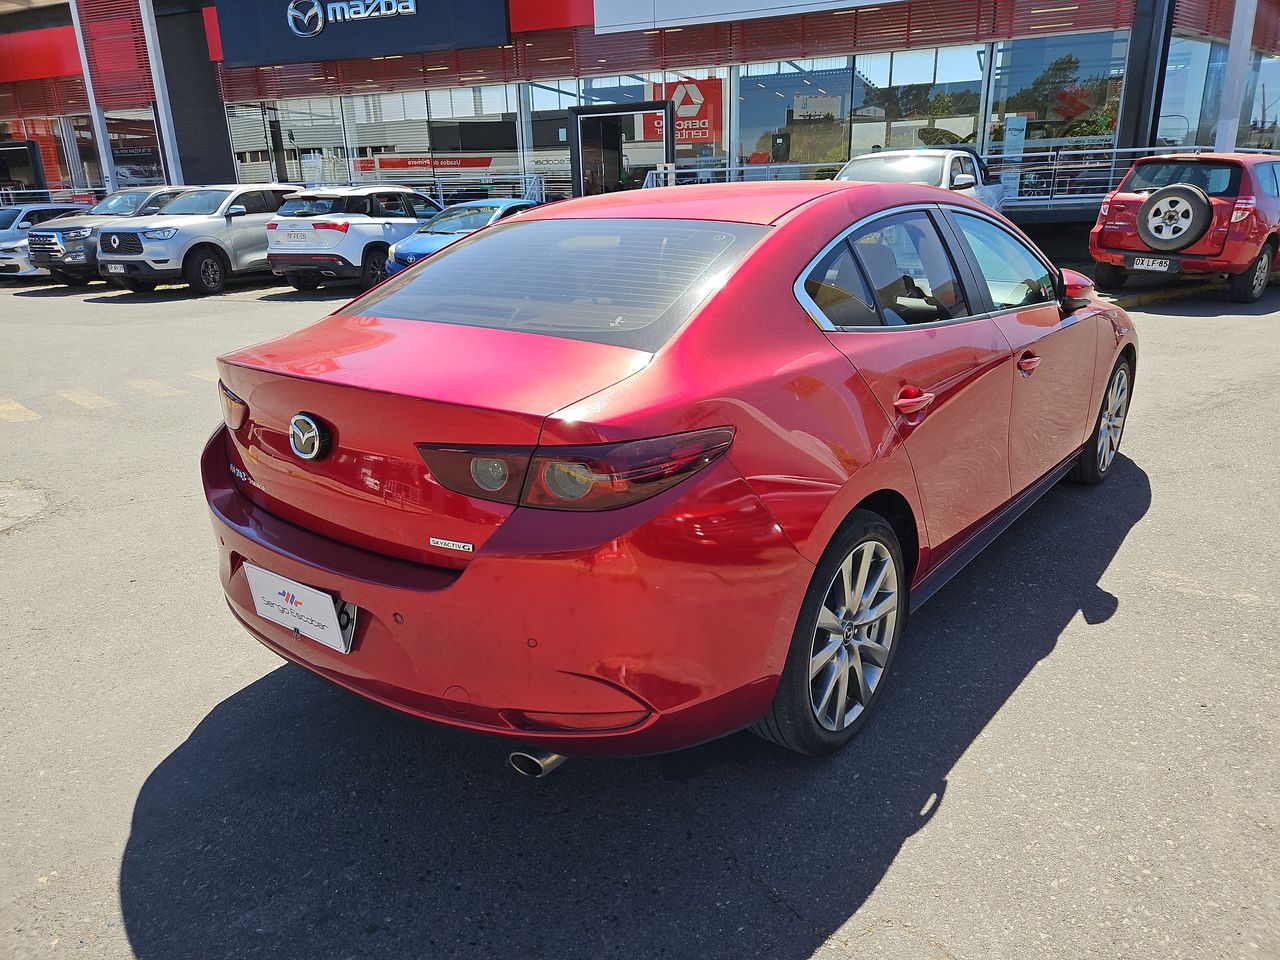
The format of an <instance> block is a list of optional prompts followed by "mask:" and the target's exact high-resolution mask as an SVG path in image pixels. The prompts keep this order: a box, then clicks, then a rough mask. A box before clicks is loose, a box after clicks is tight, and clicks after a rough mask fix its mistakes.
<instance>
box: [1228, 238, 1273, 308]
mask: <svg viewBox="0 0 1280 960" xmlns="http://www.w3.org/2000/svg"><path fill="white" fill-rule="evenodd" d="M1275 266H1276V264H1275V250H1274V248H1272V246H1271V244H1270V243H1264V244H1263V245H1262V249H1261V250H1259V251H1258V255H1257V256H1256V257H1254V259H1253V263H1251V264H1249V266H1247V267H1245V269H1244V270H1243V271H1242V272H1241V273H1233V274H1231V276H1230V277H1229V278H1228V280H1229V281H1230V283H1231V299H1232V300H1234V301H1235V302H1236V303H1257V302H1258V299H1259V298H1260V297H1261V296H1262V294H1263V293H1264V292H1266V289H1267V284H1268V283H1270V282H1271V271H1272V270H1274V269H1275Z"/></svg>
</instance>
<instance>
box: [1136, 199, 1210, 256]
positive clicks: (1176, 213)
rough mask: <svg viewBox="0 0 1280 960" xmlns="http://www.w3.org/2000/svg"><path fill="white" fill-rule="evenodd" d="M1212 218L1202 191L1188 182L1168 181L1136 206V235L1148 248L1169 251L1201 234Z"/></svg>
mask: <svg viewBox="0 0 1280 960" xmlns="http://www.w3.org/2000/svg"><path fill="white" fill-rule="evenodd" d="M1212 220H1213V204H1211V203H1210V202H1209V197H1208V195H1207V194H1206V193H1205V192H1204V191H1203V190H1201V189H1200V188H1199V187H1193V186H1192V185H1191V184H1189V183H1172V184H1170V185H1169V186H1167V187H1161V188H1160V189H1159V190H1157V191H1155V192H1154V193H1153V194H1151V195H1150V196H1149V197H1147V199H1146V200H1144V201H1143V202H1142V206H1140V207H1139V208H1138V236H1139V237H1141V238H1142V242H1143V243H1145V244H1146V245H1147V246H1148V247H1150V248H1151V249H1152V250H1159V251H1161V252H1163V253H1172V252H1174V251H1175V250H1183V249H1185V248H1186V247H1189V246H1191V245H1192V244H1193V243H1195V242H1196V241H1197V240H1199V239H1200V238H1201V237H1203V236H1204V232H1205V231H1206V230H1208V229H1209V224H1210V222H1211V221H1212ZM1153 221H1154V223H1155V228H1154V229H1153V227H1152V222H1153Z"/></svg>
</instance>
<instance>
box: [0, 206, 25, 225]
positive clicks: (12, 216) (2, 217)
mask: <svg viewBox="0 0 1280 960" xmlns="http://www.w3.org/2000/svg"><path fill="white" fill-rule="evenodd" d="M21 212H22V211H21V210H20V209H18V208H17V207H10V208H9V209H8V210H0V230H8V229H9V228H10V227H12V226H13V225H14V224H15V223H17V222H18V214H20V213H21Z"/></svg>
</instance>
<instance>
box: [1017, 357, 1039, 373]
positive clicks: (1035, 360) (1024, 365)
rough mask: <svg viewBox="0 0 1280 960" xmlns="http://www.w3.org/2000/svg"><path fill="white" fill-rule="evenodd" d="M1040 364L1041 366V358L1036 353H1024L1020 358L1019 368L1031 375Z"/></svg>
mask: <svg viewBox="0 0 1280 960" xmlns="http://www.w3.org/2000/svg"><path fill="white" fill-rule="evenodd" d="M1038 366H1040V358H1039V357H1037V356H1036V355H1035V354H1034V353H1024V354H1023V355H1022V357H1021V358H1020V359H1019V360H1018V369H1019V370H1021V371H1022V372H1023V373H1025V374H1026V375H1027V376H1031V372H1032V371H1033V370H1035V368H1036V367H1038Z"/></svg>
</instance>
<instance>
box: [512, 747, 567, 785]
mask: <svg viewBox="0 0 1280 960" xmlns="http://www.w3.org/2000/svg"><path fill="white" fill-rule="evenodd" d="M568 759H569V758H568V757H566V756H564V755H563V754H560V753H552V752H550V751H549V750H517V751H515V752H514V753H512V754H511V755H510V756H509V757H507V762H508V763H510V764H511V766H513V767H515V769H516V772H517V773H521V774H523V775H524V776H526V777H532V778H533V779H534V780H541V779H542V778H543V777H545V776H547V774H549V773H551V771H553V770H555V768H556V767H558V766H560V764H562V763H564V762H565V761H566V760H568Z"/></svg>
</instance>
